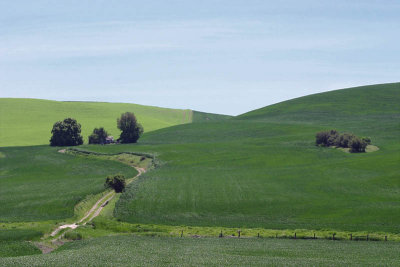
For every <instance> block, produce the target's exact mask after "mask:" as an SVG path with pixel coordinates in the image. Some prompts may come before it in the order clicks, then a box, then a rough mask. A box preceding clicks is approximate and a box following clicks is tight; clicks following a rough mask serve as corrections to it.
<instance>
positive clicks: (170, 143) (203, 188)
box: [84, 83, 400, 233]
mask: <svg viewBox="0 0 400 267" xmlns="http://www.w3.org/2000/svg"><path fill="white" fill-rule="evenodd" d="M356 96H360V97H359V98H360V99H358V98H357V97H356ZM365 96H368V97H365ZM352 99H357V101H352ZM339 100H340V101H339ZM367 100H368V101H367ZM316 101H318V103H315V106H318V112H316V111H315V110H314V108H313V105H312V103H314V102H316ZM363 101H365V102H366V103H365V104H363V103H364V102H363ZM289 102H290V101H289ZM291 103H292V105H293V106H294V107H291V109H290V110H291V112H292V113H289V111H286V112H282V113H284V114H281V115H279V114H280V113H279V112H277V111H276V110H285V109H286V107H287V106H288V102H283V103H281V104H277V105H273V106H271V109H273V111H270V109H269V107H267V108H265V109H262V110H258V111H255V112H251V113H249V114H245V115H243V116H239V117H238V118H237V119H234V120H228V121H222V122H209V123H193V124H188V125H180V126H175V127H171V128H166V129H161V130H158V131H154V132H151V133H148V134H146V135H144V136H143V138H142V139H141V140H140V142H139V144H137V145H120V146H110V147H101V146H86V147H84V148H86V149H89V150H93V151H101V152H118V151H119V152H121V151H143V152H152V153H157V154H158V155H159V156H158V158H159V159H160V160H161V161H162V162H163V165H162V166H161V168H158V169H156V170H155V171H152V172H149V173H148V174H146V175H145V176H143V177H141V178H140V179H139V180H138V181H137V182H135V183H133V184H132V185H130V187H129V189H128V190H127V192H126V193H125V194H123V195H122V197H121V198H120V200H119V202H118V203H117V205H116V210H115V216H116V217H118V218H119V219H121V220H124V221H127V222H131V223H150V224H151V223H155V224H169V225H201V226H226V227H238V228H239V227H263V228H271V229H299V228H302V229H334V230H347V231H371V232H392V233H399V232H400V226H399V225H400V206H399V205H398V203H399V201H400V195H399V194H398V193H399V190H400V180H399V179H398V177H400V167H399V162H400V153H399V151H400V142H398V141H399V139H398V137H399V136H400V128H399V123H398V122H399V120H398V118H399V116H400V112H399V108H398V105H397V104H398V103H400V84H398V83H397V84H389V85H377V86H369V87H361V88H354V89H347V90H338V91H333V92H329V93H326V94H325V93H324V94H319V95H313V96H307V97H303V98H299V99H297V100H293V101H291ZM336 103H340V104H336ZM280 105H282V108H280V107H279V106H280ZM308 106H309V107H310V108H311V109H312V110H314V111H312V112H309V111H308V109H307V107H308ZM359 106H363V107H364V108H360V107H359ZM368 107H371V111H370V109H369V108H368ZM335 108H336V110H335ZM315 109H316V108H315ZM353 110H354V111H353ZM274 112H275V113H274ZM262 114H264V116H263V115H262ZM271 114H272V115H271ZM277 114H278V115H279V116H280V118H279V119H274V116H275V115H276V116H278V115H277ZM290 114H292V115H293V116H294V117H296V118H295V119H292V120H291V119H290V116H291V115H290ZM330 128H336V129H338V130H340V131H344V132H345V131H351V132H353V133H354V134H357V135H361V136H363V135H365V136H369V137H371V139H372V140H373V144H374V145H377V146H378V147H379V148H380V150H379V151H376V152H373V153H366V154H349V153H344V152H342V151H340V150H337V149H332V148H320V147H316V146H315V145H314V136H315V133H316V132H317V131H320V130H324V129H330Z"/></svg>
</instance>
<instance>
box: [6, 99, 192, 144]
mask: <svg viewBox="0 0 400 267" xmlns="http://www.w3.org/2000/svg"><path fill="white" fill-rule="evenodd" d="M127 111H130V112H134V113H135V114H136V116H137V118H138V121H139V122H140V123H141V124H142V125H143V127H144V130H145V132H149V131H153V130H156V129H160V128H164V127H169V126H173V125H177V124H182V123H190V122H191V121H192V116H193V114H192V111H191V110H181V109H168V108H159V107H151V106H142V105H136V104H124V103H102V102H60V101H50V100H40V99H18V98H0V114H1V115H0V133H1V138H0V146H28V145H42V144H48V143H49V139H50V132H51V129H52V126H53V124H54V123H55V122H56V121H60V120H63V119H64V118H66V117H72V118H75V119H77V120H78V122H79V123H81V125H82V135H83V137H84V140H85V141H87V138H88V136H89V134H90V133H91V131H93V129H94V128H95V127H100V126H103V127H105V129H106V130H107V131H108V132H109V133H110V134H111V135H113V136H114V137H118V136H119V133H120V131H119V130H118V129H117V122H116V119H117V118H118V117H119V116H120V115H121V113H124V112H127Z"/></svg>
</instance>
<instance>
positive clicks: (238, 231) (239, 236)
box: [238, 230, 240, 238]
mask: <svg viewBox="0 0 400 267" xmlns="http://www.w3.org/2000/svg"><path fill="white" fill-rule="evenodd" d="M238 238H240V230H239V231H238Z"/></svg>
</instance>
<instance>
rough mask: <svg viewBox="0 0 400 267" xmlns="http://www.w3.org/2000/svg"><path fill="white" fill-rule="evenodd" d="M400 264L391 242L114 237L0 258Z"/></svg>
mask: <svg viewBox="0 0 400 267" xmlns="http://www.w3.org/2000/svg"><path fill="white" fill-rule="evenodd" d="M382 264H384V265H389V266H390V265H391V266H394V265H399V264H400V246H399V244H397V243H391V242H386V243H383V242H332V241H322V240H320V241H307V240H296V241H292V240H274V239H217V238H199V239H193V238H163V237H157V238H154V237H140V236H112V237H103V238H96V239H93V240H89V241H77V242H72V243H67V244H65V245H64V246H63V247H61V249H59V250H58V251H56V252H55V253H50V254H46V255H34V256H23V257H14V258H0V265H2V266H111V265H112V266H265V265H274V266H276V265H279V266H321V265H322V266H328V265H329V266H330V265H343V266H376V265H382Z"/></svg>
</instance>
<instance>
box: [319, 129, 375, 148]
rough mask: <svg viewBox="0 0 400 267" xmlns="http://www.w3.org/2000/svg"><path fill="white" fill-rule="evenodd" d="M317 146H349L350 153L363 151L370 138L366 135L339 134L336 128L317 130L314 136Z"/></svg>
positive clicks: (369, 142)
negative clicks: (360, 136) (361, 136)
mask: <svg viewBox="0 0 400 267" xmlns="http://www.w3.org/2000/svg"><path fill="white" fill-rule="evenodd" d="M315 143H316V145H317V146H325V147H329V146H335V147H342V148H350V152H351V153H359V152H365V148H366V147H367V145H368V144H371V139H370V138H368V137H363V138H359V137H357V136H355V135H354V134H351V133H343V134H340V133H339V132H338V131H336V130H330V131H322V132H318V133H317V134H316V136H315Z"/></svg>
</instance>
